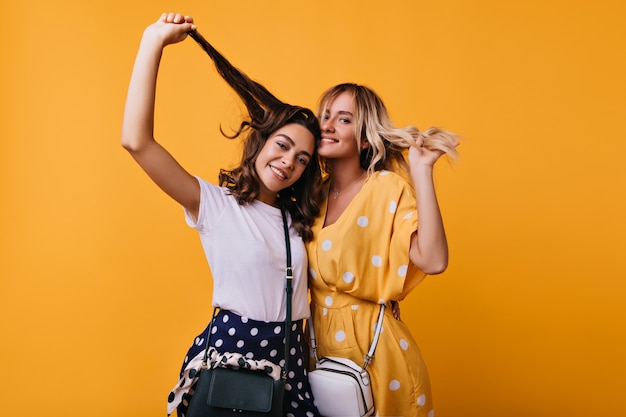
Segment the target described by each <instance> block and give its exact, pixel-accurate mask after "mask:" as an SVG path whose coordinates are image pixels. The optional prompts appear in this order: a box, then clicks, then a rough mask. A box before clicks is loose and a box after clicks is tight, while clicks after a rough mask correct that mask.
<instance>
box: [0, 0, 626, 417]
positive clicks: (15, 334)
mask: <svg viewBox="0 0 626 417" xmlns="http://www.w3.org/2000/svg"><path fill="white" fill-rule="evenodd" d="M174 9H175V10H180V11H183V12H185V13H188V14H192V15H194V17H195V18H196V22H197V23H198V25H199V30H200V31H201V32H202V33H203V34H204V35H205V36H206V37H207V38H208V39H210V40H211V41H212V42H213V44H214V45H215V46H216V47H217V48H218V49H219V50H221V51H222V52H223V53H224V54H225V55H226V56H227V57H228V58H229V59H231V60H232V62H234V63H235V64H236V65H238V66H239V67H240V68H241V69H243V70H244V71H246V72H247V73H248V74H250V75H251V76H252V77H253V78H255V79H257V80H259V81H261V82H262V83H264V84H265V85H266V86H268V87H269V88H270V89H271V90H272V91H274V92H275V93H276V94H277V95H278V96H279V97H281V98H283V99H284V100H286V101H289V102H293V103H298V104H304V105H308V106H314V104H315V102H316V99H317V98H318V96H319V95H320V93H321V92H322V90H323V89H325V88H326V87H328V86H330V85H332V84H335V83H338V82H343V81H354V82H358V83H364V84H367V85H370V86H371V87H373V88H374V89H375V90H377V91H378V92H379V93H380V94H381V95H382V97H383V98H384V99H385V101H386V104H387V106H388V107H389V109H390V111H391V114H392V117H393V118H394V120H395V121H396V122H397V123H398V124H401V125H406V124H415V125H417V126H418V127H420V128H426V127H428V126H430V125H439V126H443V127H445V128H448V129H450V130H453V131H455V132H458V133H461V134H462V135H464V136H465V137H466V140H465V141H464V142H463V144H462V146H461V148H460V152H461V154H462V158H461V160H460V161H459V163H457V164H454V165H450V164H447V163H445V162H442V163H440V164H438V167H437V172H436V174H437V178H436V180H437V185H438V192H439V196H440V203H441V206H442V211H443V214H444V217H445V222H446V227H447V231H448V235H449V241H450V249H451V263H450V267H449V269H448V271H447V272H446V273H445V274H443V275H441V276H437V277H431V278H429V279H428V280H427V281H425V282H424V283H423V284H422V285H421V286H420V287H418V288H417V290H416V291H415V292H414V293H412V294H411V295H410V296H409V298H408V299H407V300H406V301H405V302H404V303H403V305H402V313H403V316H404V319H405V320H406V321H407V322H408V323H410V326H411V329H412V330H413V332H414V334H415V336H416V338H417V340H418V341H419V343H420V347H421V349H422V351H423V354H424V356H425V358H426V360H427V363H428V365H429V368H430V372H431V378H432V381H433V392H434V400H435V404H436V409H437V416H438V417H474V416H475V417H503V416H505V417H518V416H520V417H521V416H533V417H553V416H568V417H575V416H594V417H595V416H610V417H614V416H618V415H626V405H624V404H623V401H624V400H623V398H624V391H625V389H626V382H625V381H626V379H625V377H624V375H625V372H626V366H625V363H626V361H625V360H624V355H625V354H626V353H625V352H626V336H625V332H624V318H625V316H626V307H625V304H626V303H625V301H626V297H625V295H626V281H625V279H624V278H625V277H626V273H625V272H624V269H625V267H624V249H625V247H626V245H624V243H623V237H624V235H626V222H625V220H624V212H625V211H626V204H625V197H624V188H625V185H626V169H625V164H624V154H625V152H626V144H625V143H626V141H625V138H626V129H625V127H624V122H625V121H626V100H625V96H626V82H625V80H624V79H625V75H624V74H626V60H625V50H626V48H625V45H624V40H625V39H626V28H625V27H626V25H625V24H624V11H625V6H623V2H620V1H617V0H615V1H602V0H600V1H594V2H588V1H578V0H574V1H571V0H569V1H564V0H558V1H545V0H544V1H537V0H531V1H527V2H512V1H496V0H474V1H465V0H439V1H432V2H426V1H415V0H410V1H409V0H406V1H393V0H392V1H387V2H383V3H381V2H372V1H342V2H336V1H330V0H323V1H315V2H294V1H291V0H278V1H264V2H260V1H245V0H244V1H237V2H226V1H222V2H208V1H177V2H166V1H161V0H142V1H138V0H128V1H123V2H122V1H100V0H95V1H89V2H86V1H71V0H67V1H59V2H48V1H29V2H3V5H2V10H3V19H2V21H3V23H2V25H0V35H1V39H2V47H1V48H2V49H1V51H2V64H1V65H0V76H1V78H0V91H1V92H2V93H1V99H0V100H1V117H2V119H1V120H2V123H0V192H1V194H0V195H1V198H2V200H1V201H2V203H1V204H0V226H1V233H0V277H1V279H0V325H1V334H2V336H1V337H2V342H1V344H0V372H1V373H2V378H0V404H2V410H1V411H0V414H1V415H6V416H15V417H17V416H33V415H37V416H42V417H44V416H51V417H56V416H64V417H74V416H76V417H97V416H136V417H140V416H158V415H163V416H164V415H165V404H166V397H167V394H168V391H169V389H170V388H171V387H172V386H173V385H174V384H175V382H176V378H177V374H178V371H179V366H180V363H181V361H182V359H183V356H184V354H185V352H186V349H187V348H188V346H189V344H190V343H191V341H192V339H193V337H194V336H195V335H196V334H197V333H198V332H199V331H200V330H201V329H202V328H203V326H204V325H205V324H206V322H207V320H208V317H209V314H210V294H211V292H210V291H211V281H210V275H209V270H208V267H207V265H206V261H205V260H204V256H203V254H202V251H201V247H200V243H199V239H198V237H197V235H196V233H195V232H194V231H193V230H191V229H189V228H188V227H187V226H186V225H185V224H184V220H183V213H182V209H181V208H180V207H178V206H177V205H176V204H175V203H173V202H172V201H171V200H170V199H169V198H168V197H166V196H165V195H164V194H163V193H162V192H160V191H159V190H158V189H157V188H156V186H154V185H153V184H152V183H151V182H150V180H149V179H148V178H147V177H146V176H145V175H144V174H143V173H142V172H141V171H140V169H139V168H138V167H137V166H136V165H135V163H134V162H133V161H132V159H131V158H130V156H129V155H127V154H126V152H125V151H124V150H123V149H122V148H121V146H120V145H119V140H120V127H121V119H122V111H123V106H124V101H125V93H126V88H127V85H128V81H129V78H130V71H131V68H132V64H133V60H134V55H135V52H136V50H137V46H138V43H139V40H140V37H141V33H142V31H143V28H144V27H145V26H147V25H148V24H150V23H151V22H153V21H154V20H156V18H157V17H158V16H159V14H160V13H161V12H162V11H170V10H174ZM238 112H239V105H238V104H237V103H236V101H235V100H234V95H233V93H232V92H231V91H230V90H229V89H228V88H227V87H226V86H225V83H224V82H223V81H222V80H221V79H220V78H219V76H218V75H217V74H216V72H215V71H214V69H213V67H212V64H211V62H210V60H209V59H208V57H207V56H206V55H205V54H204V53H203V52H202V51H201V50H200V49H199V47H198V46H197V45H195V43H194V42H193V41H191V40H190V39H189V40H187V41H186V42H184V43H183V44H182V45H176V46H172V47H168V48H167V50H166V51H165V57H164V62H163V64H162V68H161V75H160V79H159V86H158V94H157V116H156V117H157V123H156V136H157V138H158V139H159V140H160V141H161V142H162V143H163V144H164V145H165V146H166V147H167V148H168V149H170V151H171V152H172V153H173V154H174V155H175V156H176V157H177V158H178V160H179V161H180V162H181V163H182V164H183V165H184V166H185V167H186V168H188V170H189V171H191V172H193V173H194V174H198V175H201V176H203V177H204V178H206V179H208V180H212V181H214V180H215V179H216V178H217V171H218V168H220V167H228V166H230V164H231V163H232V162H233V161H234V160H235V159H236V158H235V157H236V155H237V154H238V147H237V146H235V145H233V144H232V143H229V142H227V141H226V139H223V138H222V137H221V136H220V134H219V130H218V127H219V125H220V124H222V125H223V126H225V127H228V126H230V125H232V124H233V123H234V121H236V120H237V116H238V114H239V113H238ZM233 250H237V248H233ZM251 273H252V271H251ZM380 360H384V358H380Z"/></svg>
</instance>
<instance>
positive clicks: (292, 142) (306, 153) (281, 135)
mask: <svg viewBox="0 0 626 417" xmlns="http://www.w3.org/2000/svg"><path fill="white" fill-rule="evenodd" d="M276 136H280V137H283V138H285V139H287V140H288V141H289V143H291V146H296V142H294V141H293V139H291V138H290V137H289V136H287V135H285V134H284V133H279V134H277V135H276ZM300 153H302V154H305V155H306V156H308V157H309V158H311V154H310V153H308V152H307V151H300Z"/></svg>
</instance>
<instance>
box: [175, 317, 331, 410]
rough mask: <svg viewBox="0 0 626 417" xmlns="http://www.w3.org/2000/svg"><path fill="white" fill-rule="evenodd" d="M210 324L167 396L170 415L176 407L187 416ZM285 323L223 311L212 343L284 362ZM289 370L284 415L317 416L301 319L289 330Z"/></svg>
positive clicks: (251, 356)
mask: <svg viewBox="0 0 626 417" xmlns="http://www.w3.org/2000/svg"><path fill="white" fill-rule="evenodd" d="M209 327H210V326H207V328H206V329H204V331H203V332H202V333H201V334H200V335H198V337H196V339H195V341H194V343H193V345H192V346H191V348H189V351H188V352H187V356H186V357H185V361H184V362H183V366H182V368H181V371H180V378H179V381H178V384H177V386H176V388H175V389H174V390H172V392H170V395H169V398H168V414H169V413H171V411H173V410H172V409H173V408H174V407H175V408H176V412H177V415H178V417H185V415H186V413H187V407H188V405H189V400H190V399H191V393H193V384H194V383H195V380H196V379H197V378H196V377H197V372H198V371H199V369H200V364H201V361H202V357H203V355H204V350H205V349H206V340H207V336H208V331H209ZM284 335H285V324H284V323H283V322H269V323H268V322H263V321H255V320H250V319H248V318H245V317H241V316H239V315H237V314H234V313H232V312H230V311H224V310H220V311H219V312H218V313H217V315H216V316H215V318H214V321H213V327H212V329H211V338H210V344H211V346H213V347H215V348H216V349H217V351H218V352H220V353H223V352H230V353H240V354H242V355H244V356H245V357H246V358H248V359H254V360H260V359H267V360H269V361H271V362H273V363H276V364H278V365H280V366H283V364H284V355H285V345H284ZM289 340H290V342H289V346H290V352H289V373H288V375H287V382H286V384H285V403H284V415H285V416H286V417H317V416H319V412H318V411H317V408H316V407H315V405H314V404H313V395H312V394H311V387H310V386H309V382H308V377H307V369H306V365H307V363H308V362H307V361H305V358H304V357H303V353H302V344H301V343H302V320H298V321H295V322H293V323H292V328H291V333H290V339H289ZM170 410H171V411H170Z"/></svg>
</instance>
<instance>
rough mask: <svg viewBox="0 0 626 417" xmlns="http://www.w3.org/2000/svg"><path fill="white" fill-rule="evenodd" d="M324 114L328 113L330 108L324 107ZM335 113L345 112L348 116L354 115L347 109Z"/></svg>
mask: <svg viewBox="0 0 626 417" xmlns="http://www.w3.org/2000/svg"><path fill="white" fill-rule="evenodd" d="M324 114H330V110H328V109H326V110H325V111H324ZM337 114H347V115H348V116H354V115H353V114H352V113H351V112H349V111H348V110H339V111H338V112H337Z"/></svg>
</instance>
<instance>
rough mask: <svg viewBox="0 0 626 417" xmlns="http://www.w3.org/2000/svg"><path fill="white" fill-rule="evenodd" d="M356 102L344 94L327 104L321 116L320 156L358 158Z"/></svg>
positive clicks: (347, 93) (346, 93)
mask: <svg viewBox="0 0 626 417" xmlns="http://www.w3.org/2000/svg"><path fill="white" fill-rule="evenodd" d="M355 119H356V115H355V109H354V100H353V98H352V95H351V94H350V93H349V92H343V93H341V94H339V95H338V96H337V97H335V98H334V99H332V100H331V101H330V102H328V103H327V105H326V108H325V109H324V110H323V113H322V114H321V116H320V125H321V127H322V142H321V144H320V148H319V151H318V153H319V155H320V156H321V157H323V158H326V159H338V158H354V157H356V158H358V157H359V148H358V144H357V141H356V138H355V125H354V123H355Z"/></svg>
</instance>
